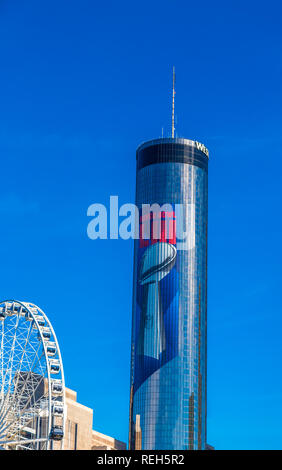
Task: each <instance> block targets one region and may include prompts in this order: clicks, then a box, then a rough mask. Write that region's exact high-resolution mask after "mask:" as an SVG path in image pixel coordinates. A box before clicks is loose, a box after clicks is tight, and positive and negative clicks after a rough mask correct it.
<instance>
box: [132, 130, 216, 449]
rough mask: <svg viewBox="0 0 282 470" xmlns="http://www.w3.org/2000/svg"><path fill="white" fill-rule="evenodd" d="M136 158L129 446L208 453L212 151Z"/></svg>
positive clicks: (159, 143) (161, 145) (147, 147)
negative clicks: (136, 235)
mask: <svg viewBox="0 0 282 470" xmlns="http://www.w3.org/2000/svg"><path fill="white" fill-rule="evenodd" d="M136 157H137V178H136V205H137V207H138V209H139V220H140V230H139V234H140V237H139V239H138V240H135V246H134V285H133V319H132V348H131V389H130V429H129V446H130V449H149V450H153V449H158V450H161V449H166V450H176V449H177V450H185V449H191V450H192V449H205V446H206V408H207V406H206V396H207V385H206V382H207V380H206V377H207V224H208V150H207V149H206V147H205V146H204V145H203V144H200V143H199V142H196V141H192V140H187V139H179V138H176V139H174V138H168V139H157V140H152V141H149V142H146V143H144V144H142V145H141V146H140V147H139V148H138V149H137V152H136ZM144 204H145V205H146V206H144ZM156 204H157V205H158V206H159V208H160V209H159V212H158V209H157V207H158V206H156ZM148 205H150V207H149V206H148ZM153 205H154V206H153ZM142 207H143V210H142ZM148 207H149V212H148ZM144 209H145V211H144ZM150 209H152V210H150ZM156 211H157V212H156ZM157 222H158V223H159V229H158V228H157V229H156V231H154V230H155V229H154V228H153V226H154V227H156V226H157V225H158V224H157ZM154 224H155V225H154ZM148 227H149V229H150V234H149V235H148ZM181 227H182V231H181V230H180V228H181ZM183 232H184V233H183Z"/></svg>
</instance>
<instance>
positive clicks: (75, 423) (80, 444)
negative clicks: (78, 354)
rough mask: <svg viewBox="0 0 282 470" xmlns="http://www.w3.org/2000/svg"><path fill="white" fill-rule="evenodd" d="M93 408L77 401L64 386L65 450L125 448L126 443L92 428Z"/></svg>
mask: <svg viewBox="0 0 282 470" xmlns="http://www.w3.org/2000/svg"><path fill="white" fill-rule="evenodd" d="M92 424H93V410H92V409H91V408H88V407H87V406H84V405H81V404H80V403H78V401H77V393H76V392H75V391H73V390H71V389H69V388H66V423H65V437H64V449H65V450H101V449H102V450H125V449H126V444H125V443H124V442H121V441H119V440H117V439H114V438H112V437H110V436H107V435H105V434H102V433H99V432H98V431H94V430H93V429H92Z"/></svg>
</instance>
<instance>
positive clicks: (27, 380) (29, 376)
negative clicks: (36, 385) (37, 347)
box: [0, 353, 43, 422]
mask: <svg viewBox="0 0 282 470" xmlns="http://www.w3.org/2000/svg"><path fill="white" fill-rule="evenodd" d="M42 355H43V353H42ZM39 361H40V358H39V359H38V361H37V363H38V362H39ZM34 367H36V364H35V365H34ZM34 367H32V366H31V370H30V371H29V372H28V375H27V377H26V379H25V381H24V384H23V386H22V387H21V394H20V395H19V396H16V399H17V401H18V402H20V400H21V398H22V396H23V393H24V390H25V388H26V386H27V384H28V382H29V380H30V378H31V377H32V374H33V368H34ZM19 372H20V371H19ZM12 397H13V395H11V396H10V397H9V396H8V395H7V399H8V400H9V398H10V399H12ZM30 399H31V398H30ZM11 406H12V403H11V404H10V407H9V409H10V408H11ZM9 409H8V410H6V411H5V410H4V412H5V415H4V416H3V418H2V415H1V413H0V422H1V420H2V419H4V418H5V416H7V414H8V412H9Z"/></svg>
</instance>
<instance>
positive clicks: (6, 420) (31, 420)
mask: <svg viewBox="0 0 282 470" xmlns="http://www.w3.org/2000/svg"><path fill="white" fill-rule="evenodd" d="M64 428H65V382H64V371H63V363H62V358H61V353H60V348H59V344H58V341H57V338H56V335H55V332H54V330H53V327H52V325H51V323H50V321H49V320H48V317H47V315H46V314H45V313H44V312H43V310H41V309H40V308H39V307H37V306H36V305H34V304H32V303H30V302H20V301H17V300H8V301H3V302H0V448H1V449H6V450H22V449H26V450H52V449H54V450H57V449H58V450H59V449H62V448H63V438H64Z"/></svg>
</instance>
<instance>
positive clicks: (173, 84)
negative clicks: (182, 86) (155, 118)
mask: <svg viewBox="0 0 282 470" xmlns="http://www.w3.org/2000/svg"><path fill="white" fill-rule="evenodd" d="M174 95H175V67H174V66H173V82H172V126H171V137H172V138H173V139H174V131H175V127H174Z"/></svg>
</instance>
